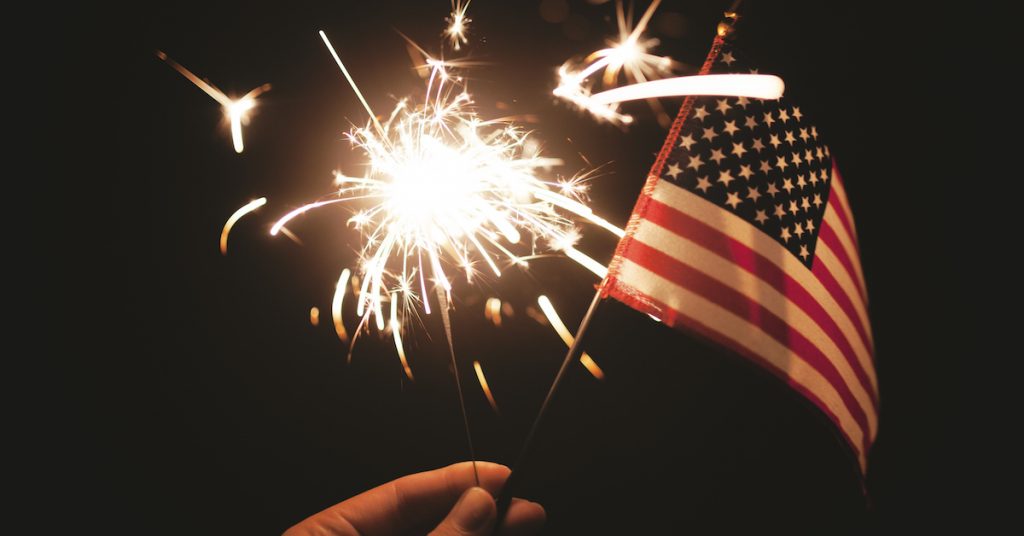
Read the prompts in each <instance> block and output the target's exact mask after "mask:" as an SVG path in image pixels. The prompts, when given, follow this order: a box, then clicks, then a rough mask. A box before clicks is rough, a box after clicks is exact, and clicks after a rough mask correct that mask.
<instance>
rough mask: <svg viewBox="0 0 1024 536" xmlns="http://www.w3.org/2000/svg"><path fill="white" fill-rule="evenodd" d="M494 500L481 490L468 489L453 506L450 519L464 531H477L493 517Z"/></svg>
mask: <svg viewBox="0 0 1024 536" xmlns="http://www.w3.org/2000/svg"><path fill="white" fill-rule="evenodd" d="M494 512H495V506H494V499H492V498H491V494H490V493H487V490H485V489H483V488H469V489H468V490H466V492H465V493H463V494H462V498H460V499H459V502H458V503H457V504H456V505H455V508H454V509H453V511H452V517H453V518H454V521H455V524H456V525H458V526H459V528H461V529H463V530H465V531H477V530H480V529H481V528H483V526H484V525H485V524H487V521H488V520H489V519H490V518H491V517H492V516H494V515H495V514H494Z"/></svg>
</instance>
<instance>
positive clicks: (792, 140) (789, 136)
mask: <svg viewBox="0 0 1024 536" xmlns="http://www.w3.org/2000/svg"><path fill="white" fill-rule="evenodd" d="M786 143H788V144H790V145H793V144H794V143H796V138H795V137H793V131H792V130H787V131H786Z"/></svg>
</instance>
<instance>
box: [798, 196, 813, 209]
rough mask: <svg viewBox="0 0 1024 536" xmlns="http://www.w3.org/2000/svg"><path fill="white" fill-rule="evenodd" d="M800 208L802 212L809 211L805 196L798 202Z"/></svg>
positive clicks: (809, 205)
mask: <svg viewBox="0 0 1024 536" xmlns="http://www.w3.org/2000/svg"><path fill="white" fill-rule="evenodd" d="M800 208H802V209H804V212H806V211H808V210H810V209H811V204H810V203H808V202H807V196H804V197H803V199H802V200H801V201H800Z"/></svg>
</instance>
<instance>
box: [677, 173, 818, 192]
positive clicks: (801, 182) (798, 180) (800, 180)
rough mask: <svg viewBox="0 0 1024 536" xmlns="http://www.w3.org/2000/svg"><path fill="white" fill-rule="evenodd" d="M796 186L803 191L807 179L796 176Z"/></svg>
mask: <svg viewBox="0 0 1024 536" xmlns="http://www.w3.org/2000/svg"><path fill="white" fill-rule="evenodd" d="M673 178H674V177H673ZM796 185H797V186H799V187H800V189H801V190H803V189H804V187H805V186H807V179H805V178H804V176H803V175H797V176H796Z"/></svg>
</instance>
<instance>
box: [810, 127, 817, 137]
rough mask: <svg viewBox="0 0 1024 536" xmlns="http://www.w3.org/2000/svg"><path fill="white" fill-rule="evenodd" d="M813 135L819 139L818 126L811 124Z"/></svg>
mask: <svg viewBox="0 0 1024 536" xmlns="http://www.w3.org/2000/svg"><path fill="white" fill-rule="evenodd" d="M811 137H812V138H814V139H818V127H816V126H814V125H811Z"/></svg>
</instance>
